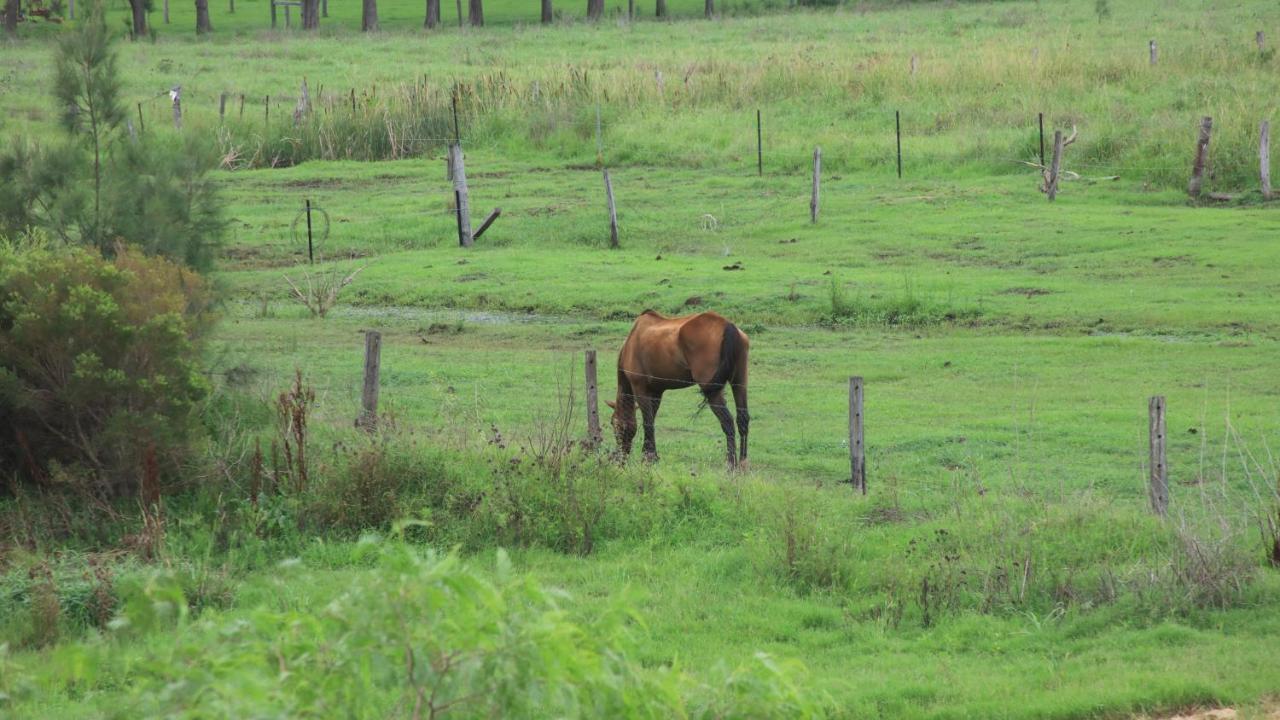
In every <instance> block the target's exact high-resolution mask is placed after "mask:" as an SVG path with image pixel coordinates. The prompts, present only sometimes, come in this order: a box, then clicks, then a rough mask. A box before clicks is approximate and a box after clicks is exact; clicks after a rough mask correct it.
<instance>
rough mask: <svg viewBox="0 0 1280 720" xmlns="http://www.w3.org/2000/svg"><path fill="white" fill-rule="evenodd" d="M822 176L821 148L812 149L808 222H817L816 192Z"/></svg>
mask: <svg viewBox="0 0 1280 720" xmlns="http://www.w3.org/2000/svg"><path fill="white" fill-rule="evenodd" d="M821 178H822V148H820V147H816V148H814V149H813V192H812V193H810V195H809V222H811V223H816V222H818V192H819V183H820V182H821Z"/></svg>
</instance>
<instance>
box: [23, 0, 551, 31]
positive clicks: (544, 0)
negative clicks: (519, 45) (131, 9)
mask: <svg viewBox="0 0 1280 720" xmlns="http://www.w3.org/2000/svg"><path fill="white" fill-rule="evenodd" d="M544 2H545V0H544ZM4 29H5V30H6V31H8V32H9V34H10V35H13V34H16V33H17V32H18V0H6V2H5V4H4Z"/></svg>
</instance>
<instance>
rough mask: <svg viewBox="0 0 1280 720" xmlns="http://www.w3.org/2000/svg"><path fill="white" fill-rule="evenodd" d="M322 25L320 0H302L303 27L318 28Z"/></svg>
mask: <svg viewBox="0 0 1280 720" xmlns="http://www.w3.org/2000/svg"><path fill="white" fill-rule="evenodd" d="M319 27H320V0H302V29H303V30H317V29H319Z"/></svg>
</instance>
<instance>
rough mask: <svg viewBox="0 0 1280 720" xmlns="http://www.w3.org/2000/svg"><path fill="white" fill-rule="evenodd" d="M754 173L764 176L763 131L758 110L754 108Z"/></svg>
mask: <svg viewBox="0 0 1280 720" xmlns="http://www.w3.org/2000/svg"><path fill="white" fill-rule="evenodd" d="M755 174H758V176H760V177H762V178H763V177H764V131H763V129H762V127H760V110H759V108H756V110H755Z"/></svg>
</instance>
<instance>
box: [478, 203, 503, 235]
mask: <svg viewBox="0 0 1280 720" xmlns="http://www.w3.org/2000/svg"><path fill="white" fill-rule="evenodd" d="M500 217H502V208H494V209H493V212H491V213H489V216H488V217H486V218H485V219H484V222H482V223H480V228H479V229H478V230H476V231H475V232H474V233H472V234H471V239H472V240H479V239H480V236H481V235H483V234H484V231H485V230H488V229H489V226H490V225H492V224H493V221H494V220H497V219H498V218H500Z"/></svg>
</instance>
